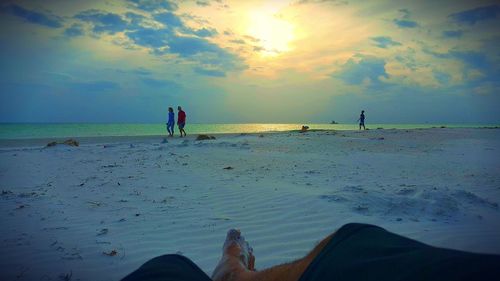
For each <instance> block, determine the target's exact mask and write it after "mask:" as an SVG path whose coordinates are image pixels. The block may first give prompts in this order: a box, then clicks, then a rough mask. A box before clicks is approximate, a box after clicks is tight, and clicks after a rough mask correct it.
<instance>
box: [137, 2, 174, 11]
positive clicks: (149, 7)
mask: <svg viewBox="0 0 500 281" xmlns="http://www.w3.org/2000/svg"><path fill="white" fill-rule="evenodd" d="M129 2H130V3H131V4H132V6H134V7H135V8H137V9H139V10H143V11H147V12H154V11H158V10H168V11H175V10H177V8H178V6H177V4H176V3H174V2H173V1H168V0H129Z"/></svg>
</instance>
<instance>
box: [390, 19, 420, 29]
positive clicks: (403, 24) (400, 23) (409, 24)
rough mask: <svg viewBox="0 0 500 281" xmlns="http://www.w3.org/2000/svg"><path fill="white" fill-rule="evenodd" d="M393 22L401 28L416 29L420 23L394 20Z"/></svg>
mask: <svg viewBox="0 0 500 281" xmlns="http://www.w3.org/2000/svg"><path fill="white" fill-rule="evenodd" d="M393 22H394V23H395V24H396V25H397V26H399V27H400V28H415V27H417V26H418V23H417V22H416V21H412V20H405V19H394V20H393Z"/></svg>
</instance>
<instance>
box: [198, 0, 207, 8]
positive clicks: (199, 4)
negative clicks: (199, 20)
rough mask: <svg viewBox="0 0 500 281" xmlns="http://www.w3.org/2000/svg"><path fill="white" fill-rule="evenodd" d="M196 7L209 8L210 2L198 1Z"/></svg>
mask: <svg viewBox="0 0 500 281" xmlns="http://www.w3.org/2000/svg"><path fill="white" fill-rule="evenodd" d="M196 5H198V6H202V7H206V6H210V2H209V1H206V0H198V1H196Z"/></svg>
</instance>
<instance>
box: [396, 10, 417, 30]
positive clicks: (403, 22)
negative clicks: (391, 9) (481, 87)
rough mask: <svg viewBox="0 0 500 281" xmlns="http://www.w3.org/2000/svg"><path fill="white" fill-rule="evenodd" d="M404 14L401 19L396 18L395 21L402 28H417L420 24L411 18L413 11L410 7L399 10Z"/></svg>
mask: <svg viewBox="0 0 500 281" xmlns="http://www.w3.org/2000/svg"><path fill="white" fill-rule="evenodd" d="M398 11H399V12H400V13H401V14H402V16H401V18H399V19H394V20H393V22H394V24H396V25H397V26H398V27H400V28H415V27H417V26H418V23H417V22H416V21H413V20H410V16H411V13H410V11H409V10H408V9H399V10H398Z"/></svg>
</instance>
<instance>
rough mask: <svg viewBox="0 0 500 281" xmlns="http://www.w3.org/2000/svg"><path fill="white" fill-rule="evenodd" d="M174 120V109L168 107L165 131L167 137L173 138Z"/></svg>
mask: <svg viewBox="0 0 500 281" xmlns="http://www.w3.org/2000/svg"><path fill="white" fill-rule="evenodd" d="M174 119H175V114H174V109H173V108H171V107H169V108H168V122H167V131H168V135H169V136H171V137H173V136H174V125H175V120H174Z"/></svg>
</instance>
